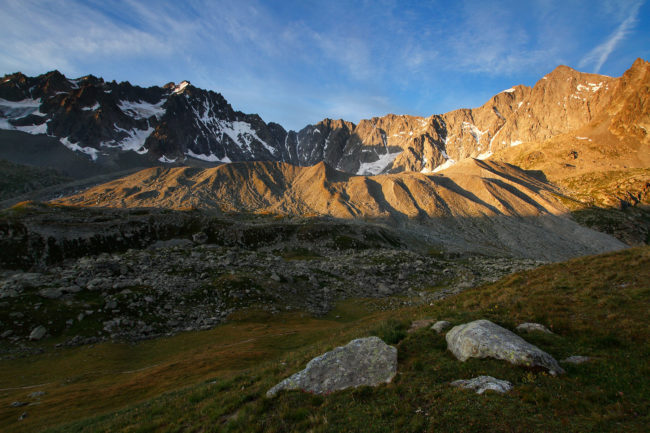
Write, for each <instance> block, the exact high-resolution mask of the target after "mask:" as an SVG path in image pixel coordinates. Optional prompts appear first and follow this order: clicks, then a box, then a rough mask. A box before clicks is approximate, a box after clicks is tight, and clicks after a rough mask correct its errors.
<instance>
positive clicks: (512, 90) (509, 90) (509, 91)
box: [499, 87, 515, 93]
mask: <svg viewBox="0 0 650 433" xmlns="http://www.w3.org/2000/svg"><path fill="white" fill-rule="evenodd" d="M514 91H515V89H514V87H511V88H509V89H506V90H502V91H501V92H499V93H513V92H514Z"/></svg>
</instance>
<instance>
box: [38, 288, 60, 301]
mask: <svg viewBox="0 0 650 433" xmlns="http://www.w3.org/2000/svg"><path fill="white" fill-rule="evenodd" d="M38 294H39V295H40V296H41V297H43V298H47V299H59V298H60V297H61V295H62V293H61V289H56V288H54V287H50V288H47V289H43V290H41V291H40V292H38Z"/></svg>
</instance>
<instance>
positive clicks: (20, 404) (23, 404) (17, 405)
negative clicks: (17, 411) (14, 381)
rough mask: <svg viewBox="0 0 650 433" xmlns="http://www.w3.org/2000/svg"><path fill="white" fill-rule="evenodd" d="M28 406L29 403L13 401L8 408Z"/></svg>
mask: <svg viewBox="0 0 650 433" xmlns="http://www.w3.org/2000/svg"><path fill="white" fill-rule="evenodd" d="M28 404H29V403H27V402H25V401H14V402H13V403H11V404H10V405H9V406H11V407H23V406H27V405H28Z"/></svg>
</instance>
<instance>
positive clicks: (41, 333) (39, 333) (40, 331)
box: [29, 325, 47, 341]
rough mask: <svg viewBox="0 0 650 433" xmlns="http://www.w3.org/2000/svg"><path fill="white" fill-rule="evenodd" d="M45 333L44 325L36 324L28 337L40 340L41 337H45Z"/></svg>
mask: <svg viewBox="0 0 650 433" xmlns="http://www.w3.org/2000/svg"><path fill="white" fill-rule="evenodd" d="M45 334H47V329H45V326H42V325H41V326H37V327H36V328H34V329H33V330H32V332H31V334H29V339H30V340H34V341H36V340H40V339H41V338H43V337H45Z"/></svg>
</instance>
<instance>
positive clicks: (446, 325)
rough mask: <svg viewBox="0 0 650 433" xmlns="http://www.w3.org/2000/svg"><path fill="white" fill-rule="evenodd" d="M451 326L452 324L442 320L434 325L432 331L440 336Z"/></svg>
mask: <svg viewBox="0 0 650 433" xmlns="http://www.w3.org/2000/svg"><path fill="white" fill-rule="evenodd" d="M450 326H451V322H448V321H446V320H440V321H438V322H436V323H434V324H433V326H432V327H431V329H433V330H434V331H436V332H437V333H438V334H442V333H443V332H445V329H447V328H449V327H450Z"/></svg>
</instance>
